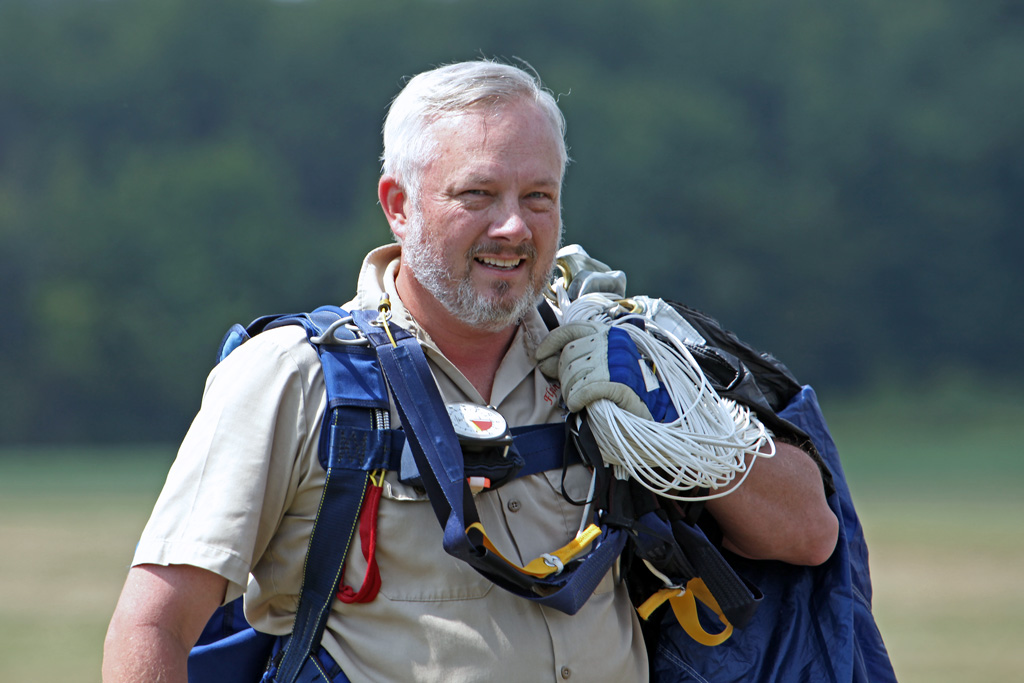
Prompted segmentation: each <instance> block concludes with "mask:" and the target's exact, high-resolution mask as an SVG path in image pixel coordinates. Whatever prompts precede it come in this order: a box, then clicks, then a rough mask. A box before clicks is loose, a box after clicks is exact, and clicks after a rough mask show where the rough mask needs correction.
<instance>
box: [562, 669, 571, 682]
mask: <svg viewBox="0 0 1024 683" xmlns="http://www.w3.org/2000/svg"><path fill="white" fill-rule="evenodd" d="M561 674H562V679H563V680H566V681H567V680H569V677H570V676H572V671H571V670H570V669H569V667H567V666H563V667H562V671H561Z"/></svg>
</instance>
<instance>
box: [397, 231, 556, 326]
mask: <svg viewBox="0 0 1024 683" xmlns="http://www.w3.org/2000/svg"><path fill="white" fill-rule="evenodd" d="M422 228H423V226H422V223H421V222H420V219H419V217H418V216H415V217H414V218H413V219H412V222H411V223H410V224H409V227H408V230H407V233H406V237H405V239H404V240H403V241H402V262H403V264H405V265H406V266H407V267H408V268H409V269H410V270H411V271H412V275H413V277H414V278H415V279H416V281H417V282H418V283H420V286H422V287H423V288H424V289H425V290H427V291H428V292H429V293H430V294H431V295H432V296H433V297H434V298H435V299H437V300H438V301H439V302H440V303H441V305H442V306H444V308H445V310H447V311H448V312H449V313H451V314H452V315H453V316H455V317H456V318H458V319H459V320H461V321H462V322H464V323H466V324H467V325H470V326H471V327H474V328H477V329H480V330H485V331H487V332H497V331H500V330H503V329H505V328H506V327H509V326H510V325H514V324H516V323H518V322H519V321H520V320H522V319H523V317H524V316H526V314H527V313H528V312H529V311H530V309H531V308H534V307H535V306H536V305H537V304H538V303H539V301H540V297H541V295H542V292H543V290H544V287H546V286H547V284H548V282H549V281H550V279H551V267H549V268H548V269H547V271H546V272H544V273H543V277H540V278H538V277H537V272H536V271H535V272H532V273H531V274H530V286H529V289H528V290H527V291H526V292H525V293H524V294H523V296H521V297H519V298H518V299H511V300H510V299H506V298H503V296H504V295H505V293H506V292H508V289H509V285H508V283H506V282H497V283H495V284H494V285H492V287H491V293H492V294H494V295H495V296H494V297H493V298H492V297H487V296H485V295H484V294H483V293H478V292H477V291H476V289H475V288H474V287H473V282H472V280H471V278H470V269H471V267H472V262H473V259H474V256H475V253H477V251H484V250H485V249H486V248H489V247H488V246H487V245H484V246H482V247H478V248H477V249H474V250H472V251H471V252H470V253H469V254H468V255H467V257H466V267H465V270H464V271H463V273H462V274H461V275H457V274H456V273H454V272H452V271H451V270H449V269H448V268H445V267H444V265H442V264H443V258H442V256H443V254H441V253H440V250H439V248H438V246H437V244H436V243H431V242H429V241H428V240H424V239H423V229H422ZM516 255H517V256H523V257H529V258H531V260H532V263H533V264H534V266H533V268H534V269H536V268H537V267H538V264H537V261H536V256H537V250H536V249H535V248H534V247H533V245H532V244H527V245H523V246H522V247H521V248H519V249H517V250H516ZM552 267H553V264H552Z"/></svg>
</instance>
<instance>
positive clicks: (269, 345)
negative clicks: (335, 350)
mask: <svg viewBox="0 0 1024 683" xmlns="http://www.w3.org/2000/svg"><path fill="white" fill-rule="evenodd" d="M215 371H216V372H219V373H233V372H244V373H255V374H260V375H279V374H291V373H298V374H300V375H304V376H311V375H314V374H316V373H318V372H319V371H320V361H319V358H318V357H317V353H316V350H315V349H314V348H313V346H312V345H311V344H310V343H309V341H308V339H307V338H306V331H305V330H304V329H303V328H302V327H301V326H299V325H283V326H281V327H275V328H273V329H269V330H265V331H263V332H260V333H259V334H257V335H255V336H253V337H252V338H251V339H248V340H246V341H245V342H244V343H242V344H241V345H240V346H239V347H238V348H236V349H235V350H234V351H232V352H231V353H230V354H229V355H228V356H227V358H225V359H224V360H223V361H221V363H220V364H219V365H218V366H217V368H216V369H215Z"/></svg>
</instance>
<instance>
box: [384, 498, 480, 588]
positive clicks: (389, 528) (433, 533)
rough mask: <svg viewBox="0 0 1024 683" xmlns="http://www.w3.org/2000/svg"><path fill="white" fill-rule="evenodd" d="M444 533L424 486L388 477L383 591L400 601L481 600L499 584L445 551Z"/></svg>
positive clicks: (385, 504) (385, 507)
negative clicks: (416, 486) (416, 485)
mask: <svg viewBox="0 0 1024 683" xmlns="http://www.w3.org/2000/svg"><path fill="white" fill-rule="evenodd" d="M443 539H444V534H443V532H442V529H441V525H440V524H439V523H438V521H437V517H436V516H435V515H434V510H433V508H432V507H431V505H430V501H429V500H428V499H427V496H426V494H425V493H424V492H423V490H422V489H419V488H414V487H411V486H405V485H402V484H399V483H397V482H390V481H389V482H385V485H384V491H383V493H382V495H381V502H380V511H379V513H378V517H377V566H378V568H379V570H380V592H381V594H382V595H383V596H384V597H386V598H388V599H389V600H393V601H398V602H443V601H451V600H475V599H479V598H482V597H484V596H486V595H487V594H488V593H489V592H490V591H491V589H493V588H494V584H492V583H491V582H490V581H488V580H487V579H486V578H484V577H483V576H481V575H480V574H479V573H477V572H476V570H474V569H473V568H472V567H470V566H469V565H468V564H466V563H465V562H463V561H461V560H458V559H456V558H454V557H452V556H451V555H449V554H448V553H446V552H445V550H444V547H443V546H442V541H443Z"/></svg>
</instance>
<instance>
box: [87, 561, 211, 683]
mask: <svg viewBox="0 0 1024 683" xmlns="http://www.w3.org/2000/svg"><path fill="white" fill-rule="evenodd" d="M227 583H228V582H227V579H225V578H224V577H222V576H219V575H217V574H214V573H213V572H211V571H208V570H206V569H200V568H198V567H192V566H189V565H170V566H167V567H164V566H159V565H151V564H149V565H146V564H144V565H139V566H137V567H132V568H131V569H130V570H129V572H128V578H127V580H126V581H125V584H124V589H123V590H122V591H121V597H120V599H119V600H118V602H117V608H116V609H115V610H114V616H113V618H112V619H111V620H110V627H109V628H108V629H107V638H106V642H105V643H104V646H103V681H104V683H142V682H146V683H179V682H180V683H186V682H187V680H188V672H187V662H188V653H189V651H190V650H191V649H192V646H193V645H195V642H196V640H198V639H199V634H200V633H202V631H203V627H204V626H205V625H206V622H207V621H208V620H209V619H210V615H212V614H213V612H214V610H215V609H217V607H218V606H219V605H220V604H221V602H223V600H224V594H225V591H226V590H227Z"/></svg>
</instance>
